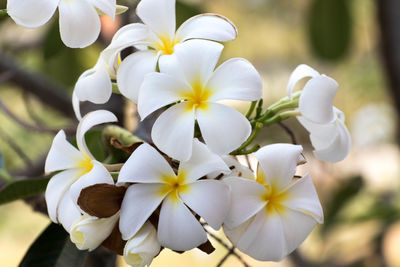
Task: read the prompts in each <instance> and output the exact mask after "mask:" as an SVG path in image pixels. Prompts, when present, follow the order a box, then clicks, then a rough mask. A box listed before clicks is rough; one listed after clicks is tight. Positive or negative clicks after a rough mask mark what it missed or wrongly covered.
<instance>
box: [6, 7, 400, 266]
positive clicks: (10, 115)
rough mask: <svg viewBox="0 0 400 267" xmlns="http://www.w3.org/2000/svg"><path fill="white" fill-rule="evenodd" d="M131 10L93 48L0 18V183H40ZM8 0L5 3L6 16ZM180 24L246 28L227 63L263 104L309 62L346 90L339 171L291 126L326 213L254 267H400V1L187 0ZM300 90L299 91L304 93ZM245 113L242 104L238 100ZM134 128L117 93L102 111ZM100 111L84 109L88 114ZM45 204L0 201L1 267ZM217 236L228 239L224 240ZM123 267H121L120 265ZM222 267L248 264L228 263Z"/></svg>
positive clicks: (187, 259)
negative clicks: (76, 91) (253, 81)
mask: <svg viewBox="0 0 400 267" xmlns="http://www.w3.org/2000/svg"><path fill="white" fill-rule="evenodd" d="M118 3H120V4H125V5H127V6H130V8H131V9H130V10H129V11H128V12H127V13H125V14H124V15H121V16H119V17H118V18H117V20H116V21H115V22H112V21H111V19H109V18H108V17H102V23H103V32H102V35H101V37H100V39H99V40H98V41H97V42H96V43H95V44H94V45H92V46H91V47H89V48H85V49H78V50H73V49H69V48H66V47H65V46H64V45H63V44H62V43H61V41H60V38H59V33H58V24H57V15H56V16H55V17H54V18H53V19H52V20H51V21H50V22H49V23H48V24H46V26H44V27H42V28H40V29H33V30H31V29H24V28H21V27H19V26H17V25H15V23H14V22H13V21H12V20H11V19H10V18H8V17H2V18H1V19H0V187H1V186H4V185H5V184H6V183H8V182H10V180H12V179H22V178H27V177H40V176H42V175H43V163H44V158H45V156H46V153H47V151H48V149H49V147H50V144H51V141H52V138H53V137H54V134H55V133H56V132H57V130H58V129H60V128H64V129H74V127H75V126H76V123H77V121H76V120H75V118H74V115H73V112H72V106H71V98H70V96H71V93H72V89H73V85H74V84H75V82H76V80H77V78H78V77H79V75H80V74H81V73H82V72H83V71H84V70H86V69H88V68H91V67H92V66H93V65H94V63H95V62H96V60H97V56H98V54H99V52H100V51H101V50H102V49H103V48H104V47H105V46H106V45H107V44H108V43H109V41H110V38H111V37H112V35H113V33H114V32H115V31H116V29H118V28H119V27H120V26H121V25H124V24H127V23H129V22H133V21H136V20H137V19H138V18H137V17H136V16H135V13H134V8H135V5H136V4H137V2H136V1H134V0H132V1H128V0H126V1H122V0H121V1H118ZM5 6H6V1H5V0H1V1H0V9H2V8H5ZM177 12H178V14H177V15H178V21H179V22H182V21H183V20H184V19H186V18H188V17H190V16H192V15H194V14H197V13H203V12H213V13H219V14H222V15H225V16H227V17H228V18H230V19H231V20H232V21H233V22H234V23H235V24H236V26H237V27H238V29H239V36H238V38H237V39H236V40H235V41H232V42H230V43H227V44H226V46H225V47H226V49H225V51H224V54H223V60H225V59H228V58H231V57H244V58H246V59H248V60H250V61H251V62H252V63H253V64H254V65H255V66H256V68H257V69H258V70H259V72H260V74H261V75H262V78H263V82H264V102H265V105H266V106H267V105H269V104H271V103H273V102H275V101H277V100H278V99H280V98H282V97H284V96H285V94H286V85H287V81H288V78H289V76H290V74H291V72H292V71H293V70H294V68H295V67H296V66H297V65H299V64H301V63H305V64H308V65H310V66H312V67H314V68H315V69H317V70H318V71H320V72H321V73H325V74H327V75H329V76H331V77H333V78H334V79H335V80H336V81H338V83H339V84H340V87H339V91H338V94H337V96H336V99H335V105H336V106H337V107H338V108H339V109H341V110H343V111H344V113H345V115H346V124H347V126H348V128H349V130H350V132H351V135H352V141H353V146H352V150H351V153H350V155H349V156H348V158H346V159H345V160H344V161H342V162H340V163H338V164H330V163H325V162H321V161H319V160H317V159H315V158H314V157H313V156H312V148H311V147H310V144H309V140H308V135H307V133H306V131H305V130H304V129H302V127H301V126H300V125H299V124H298V123H297V122H296V120H289V121H288V122H287V123H286V124H287V126H289V127H290V128H291V129H292V130H293V131H294V133H295V135H296V138H297V140H298V142H299V143H301V144H303V145H304V147H305V148H306V149H307V151H308V152H307V160H308V163H307V164H306V165H305V166H302V167H301V169H300V170H299V172H301V173H306V172H309V173H310V174H311V177H312V178H313V180H314V182H315V184H316V186H317V191H318V193H319V196H320V199H321V202H322V204H323V207H324V212H325V215H326V222H325V224H324V225H321V226H318V227H317V228H316V229H315V230H314V231H313V233H312V234H311V236H310V237H309V238H308V239H307V240H306V241H305V242H304V244H303V245H301V247H300V248H299V249H298V250H297V251H296V253H294V254H293V255H292V256H290V257H288V258H287V259H285V260H284V261H283V262H281V263H261V262H257V261H255V260H252V259H250V258H249V257H245V259H246V261H247V262H248V263H249V265H250V266H400V254H399V252H400V199H399V198H400V194H399V182H400V150H399V140H400V138H399V136H400V135H399V134H398V133H399V131H398V129H399V127H398V126H399V120H398V115H399V111H400V82H399V79H400V72H399V71H400V67H399V66H400V5H399V1H397V0H385V1H383V0H181V1H178V11H177ZM300 87H301V86H298V88H300ZM232 105H235V106H236V107H237V108H238V109H239V110H241V111H242V112H245V111H246V109H247V104H246V103H232ZM101 107H102V108H106V109H109V110H112V111H113V112H115V113H116V114H117V115H118V117H119V118H120V121H121V122H122V123H123V124H124V125H125V126H126V127H127V128H129V129H131V130H134V128H135V119H133V118H134V107H133V106H132V104H131V103H128V102H124V100H123V99H122V98H121V97H120V96H118V95H115V96H113V98H112V99H111V101H110V102H109V103H108V104H106V105H104V106H101ZM93 108H99V107H98V106H97V107H94V106H92V105H89V104H87V103H85V104H84V105H83V109H84V110H86V111H87V110H90V109H93ZM258 141H259V142H260V143H261V144H268V143H272V142H290V138H289V136H287V134H286V133H285V132H284V131H283V130H282V129H281V128H280V127H278V126H271V127H267V128H265V129H264V130H263V132H262V135H261V136H260V138H259V140H258ZM42 200H43V199H42V198H41V197H34V198H29V199H27V200H25V201H22V200H21V201H16V202H13V203H11V204H6V205H2V206H0V266H5V267H8V266H17V265H18V263H19V262H20V260H21V259H22V257H23V256H24V254H25V252H26V251H27V250H28V248H29V246H30V244H31V243H32V242H33V241H34V240H35V239H36V237H37V236H38V235H39V234H40V233H41V232H42V231H43V229H45V228H46V226H47V225H48V224H49V222H50V221H49V219H48V218H47V217H46V216H44V215H42V214H41V213H38V212H35V211H34V210H35V209H41V208H43V207H42V205H43V202H42ZM217 234H219V235H221V233H217ZM213 243H214V244H215V245H216V248H217V250H216V252H214V253H213V254H212V255H210V256H208V255H205V254H204V253H201V252H200V251H197V250H193V251H191V252H188V253H185V254H183V255H179V254H176V253H173V252H171V251H167V250H164V251H163V252H162V253H161V255H160V256H159V257H158V258H157V259H155V260H154V262H153V265H152V266H193V267H195V266H216V265H217V264H218V262H219V261H220V260H221V258H222V257H224V255H225V254H226V252H227V251H226V250H225V248H223V247H222V246H220V245H218V244H217V243H215V242H213ZM118 262H119V263H118V266H124V264H123V261H122V260H121V259H118ZM223 266H242V265H241V263H240V262H239V261H237V259H236V258H235V257H234V256H230V257H229V258H228V259H227V261H226V262H225V263H224V265H223Z"/></svg>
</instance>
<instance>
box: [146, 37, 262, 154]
mask: <svg viewBox="0 0 400 267" xmlns="http://www.w3.org/2000/svg"><path fill="white" fill-rule="evenodd" d="M222 50H223V45H221V44H219V43H216V42H210V41H206V40H190V41H187V42H185V43H182V44H179V45H177V46H176V47H175V54H174V56H171V57H168V58H164V59H160V62H159V67H160V72H161V73H150V74H148V75H147V76H146V78H145V80H144V81H143V84H142V87H141V89H140V90H141V91H140V95H139V103H138V112H139V114H140V117H141V119H142V120H143V119H144V118H146V117H147V116H148V115H150V114H151V113H152V112H154V111H156V110H157V109H159V108H162V107H165V106H167V105H169V104H172V103H175V102H180V103H178V104H176V105H174V106H172V107H170V108H169V109H167V110H166V111H164V112H163V113H162V114H161V116H160V117H159V118H158V119H157V120H156V122H155V124H154V126H153V129H152V132H151V137H152V140H153V142H154V144H156V146H157V147H158V148H159V149H160V150H161V151H163V152H164V153H166V154H168V155H169V156H171V157H172V158H175V159H178V160H181V161H185V160H187V159H188V158H190V156H191V154H192V140H193V136H194V125H195V120H196V119H197V122H198V124H199V126H200V130H201V134H202V137H203V138H204V140H205V143H206V144H207V146H208V147H209V148H210V149H211V150H212V151H213V152H215V153H217V154H219V155H224V154H228V153H230V152H232V151H233V150H235V149H236V148H238V147H239V146H240V145H241V144H242V143H243V142H244V141H246V139H247V138H248V137H249V135H250V133H251V126H250V123H249V121H248V120H247V119H246V117H245V116H243V115H242V114H241V113H240V112H238V111H236V110H235V109H233V108H231V107H228V106H225V105H223V104H219V103H217V101H220V100H224V99H233V100H244V101H254V100H257V99H259V98H261V95H262V81H261V77H260V75H259V73H258V72H257V70H256V69H255V68H254V67H253V65H252V64H251V63H250V62H248V61H247V60H245V59H241V58H234V59H230V60H228V61H226V62H224V63H223V64H221V65H220V66H219V67H218V68H217V69H216V70H215V71H214V69H215V66H216V64H217V62H218V59H219V57H220V55H221V52H222Z"/></svg>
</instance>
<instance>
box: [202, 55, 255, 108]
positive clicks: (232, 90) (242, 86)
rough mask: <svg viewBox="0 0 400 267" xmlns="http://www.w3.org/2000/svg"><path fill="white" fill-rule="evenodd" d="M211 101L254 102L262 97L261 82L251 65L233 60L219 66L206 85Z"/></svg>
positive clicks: (236, 59)
mask: <svg viewBox="0 0 400 267" xmlns="http://www.w3.org/2000/svg"><path fill="white" fill-rule="evenodd" d="M207 88H208V89H210V90H212V91H213V95H212V96H211V98H210V100H211V101H218V100H221V99H233V100H245V101H255V100H258V99H260V98H261V97H262V80H261V77H260V74H259V73H258V72H257V70H256V69H255V68H254V67H253V65H252V64H251V63H250V62H248V61H247V60H245V59H242V58H233V59H230V60H228V61H226V62H224V63H223V64H222V65H220V66H219V67H218V68H217V69H216V70H215V72H214V74H213V75H212V76H211V78H210V80H209V81H208V83H207Z"/></svg>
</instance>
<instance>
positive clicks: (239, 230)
mask: <svg viewBox="0 0 400 267" xmlns="http://www.w3.org/2000/svg"><path fill="white" fill-rule="evenodd" d="M301 152H302V147H301V146H295V145H290V144H274V145H269V146H266V147H263V148H262V149H260V150H259V151H257V152H256V153H255V156H256V158H257V159H258V161H259V166H258V170H257V177H256V179H247V178H239V177H230V178H226V179H224V182H225V183H226V184H228V185H229V186H230V189H231V208H230V211H229V213H228V216H227V219H226V220H225V222H224V232H225V234H226V235H227V237H228V238H229V239H230V240H231V241H232V243H233V244H234V245H235V246H236V247H237V248H238V249H239V250H241V251H242V252H244V253H246V254H248V255H250V256H251V257H253V258H255V259H257V260H263V261H279V260H281V259H282V258H283V257H285V256H286V255H288V254H289V253H291V252H292V251H293V250H294V249H296V248H297V247H298V246H299V245H300V244H301V243H302V242H303V241H304V239H305V238H306V237H307V236H308V235H309V233H310V232H311V231H312V229H313V228H314V226H315V225H316V224H317V223H322V222H323V212H322V207H321V204H320V202H319V199H318V196H317V193H316V191H315V188H314V185H313V183H312V181H311V178H310V177H309V176H308V175H306V176H304V177H302V178H300V179H293V176H294V175H295V173H296V165H297V162H298V161H299V160H301V159H302V156H301Z"/></svg>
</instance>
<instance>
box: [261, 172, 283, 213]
mask: <svg viewBox="0 0 400 267" xmlns="http://www.w3.org/2000/svg"><path fill="white" fill-rule="evenodd" d="M256 181H257V182H258V183H259V184H261V185H263V186H264V187H265V189H267V192H266V193H265V194H263V195H262V196H261V200H262V201H263V202H267V205H266V206H265V210H266V212H267V213H268V215H273V214H274V213H278V214H281V215H282V214H283V213H284V212H285V211H286V210H287V208H286V206H284V205H283V204H282V202H284V201H286V200H287V199H288V198H289V195H288V192H287V191H279V189H278V186H277V185H276V184H272V185H269V184H266V177H265V174H264V172H263V171H262V170H261V168H260V166H258V170H257V179H256Z"/></svg>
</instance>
